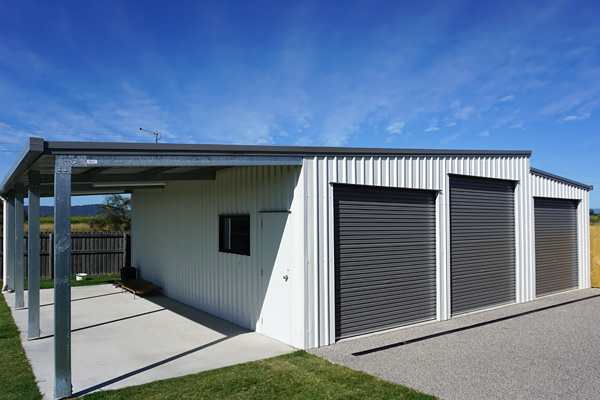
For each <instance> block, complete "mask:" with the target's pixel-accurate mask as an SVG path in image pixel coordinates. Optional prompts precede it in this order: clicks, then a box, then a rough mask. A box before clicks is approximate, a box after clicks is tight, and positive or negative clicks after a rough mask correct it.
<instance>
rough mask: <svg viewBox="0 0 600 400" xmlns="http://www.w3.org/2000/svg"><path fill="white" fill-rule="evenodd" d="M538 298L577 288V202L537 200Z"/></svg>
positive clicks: (536, 274)
mask: <svg viewBox="0 0 600 400" xmlns="http://www.w3.org/2000/svg"><path fill="white" fill-rule="evenodd" d="M534 208H535V282H536V290H535V293H536V295H537V296H543V295H545V294H550V293H554V292H560V291H565V290H569V289H575V288H577V282H578V271H577V202H576V201H573V200H559V199H543V198H535V199H534Z"/></svg>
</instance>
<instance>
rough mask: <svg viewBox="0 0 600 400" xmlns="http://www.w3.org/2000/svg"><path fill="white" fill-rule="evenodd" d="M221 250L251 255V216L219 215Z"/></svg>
mask: <svg viewBox="0 0 600 400" xmlns="http://www.w3.org/2000/svg"><path fill="white" fill-rule="evenodd" d="M219 251H222V252H224V253H235V254H244V255H246V256H249V255H250V216H249V215H220V216H219Z"/></svg>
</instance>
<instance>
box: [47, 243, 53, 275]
mask: <svg viewBox="0 0 600 400" xmlns="http://www.w3.org/2000/svg"><path fill="white" fill-rule="evenodd" d="M48 253H50V254H48V257H49V260H48V263H49V264H50V279H54V232H50V236H49V237H48Z"/></svg>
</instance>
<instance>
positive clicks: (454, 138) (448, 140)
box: [440, 132, 462, 144]
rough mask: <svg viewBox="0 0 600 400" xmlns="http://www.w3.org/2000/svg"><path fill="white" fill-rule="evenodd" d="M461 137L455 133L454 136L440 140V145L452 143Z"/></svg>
mask: <svg viewBox="0 0 600 400" xmlns="http://www.w3.org/2000/svg"><path fill="white" fill-rule="evenodd" d="M461 135H462V133H459V132H456V133H454V134H452V135H450V136H446V137H445V138H443V139H442V140H440V143H442V144H446V143H449V142H453V141H455V140H456V139H458V138H459V137H460V136H461Z"/></svg>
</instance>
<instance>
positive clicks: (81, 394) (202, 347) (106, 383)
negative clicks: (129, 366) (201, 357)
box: [72, 337, 230, 397]
mask: <svg viewBox="0 0 600 400" xmlns="http://www.w3.org/2000/svg"><path fill="white" fill-rule="evenodd" d="M228 339H230V338H229V337H224V338H221V339H217V340H214V341H212V342H210V343H207V344H204V345H202V346H198V347H196V348H193V349H191V350H188V351H184V352H183V353H179V354H176V355H174V356H172V357H169V358H165V359H164V360H161V361H158V362H155V363H153V364H150V365H147V366H145V367H142V368H139V369H136V370H135V371H131V372H128V373H126V374H123V375H120V376H117V377H116V378H113V379H109V380H108V381H105V382H102V383H99V384H97V385H94V386H92V387H89V388H87V389H84V390H80V391H79V392H77V393H73V395H72V397H79V396H83V395H84V394H88V393H90V392H93V391H95V390H98V389H102V388H103V387H106V386H108V385H112V384H113V383H116V382H119V381H122V380H123V379H127V378H131V377H132V376H134V375H137V374H141V373H142V372H146V371H148V370H151V369H152V368H156V367H160V366H161V365H164V364H167V363H169V362H171V361H174V360H177V359H179V358H181V357H185V356H188V355H190V354H193V353H195V352H197V351H200V350H203V349H205V348H207V347H210V346H214V345H216V344H218V343H221V342H224V341H225V340H228Z"/></svg>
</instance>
